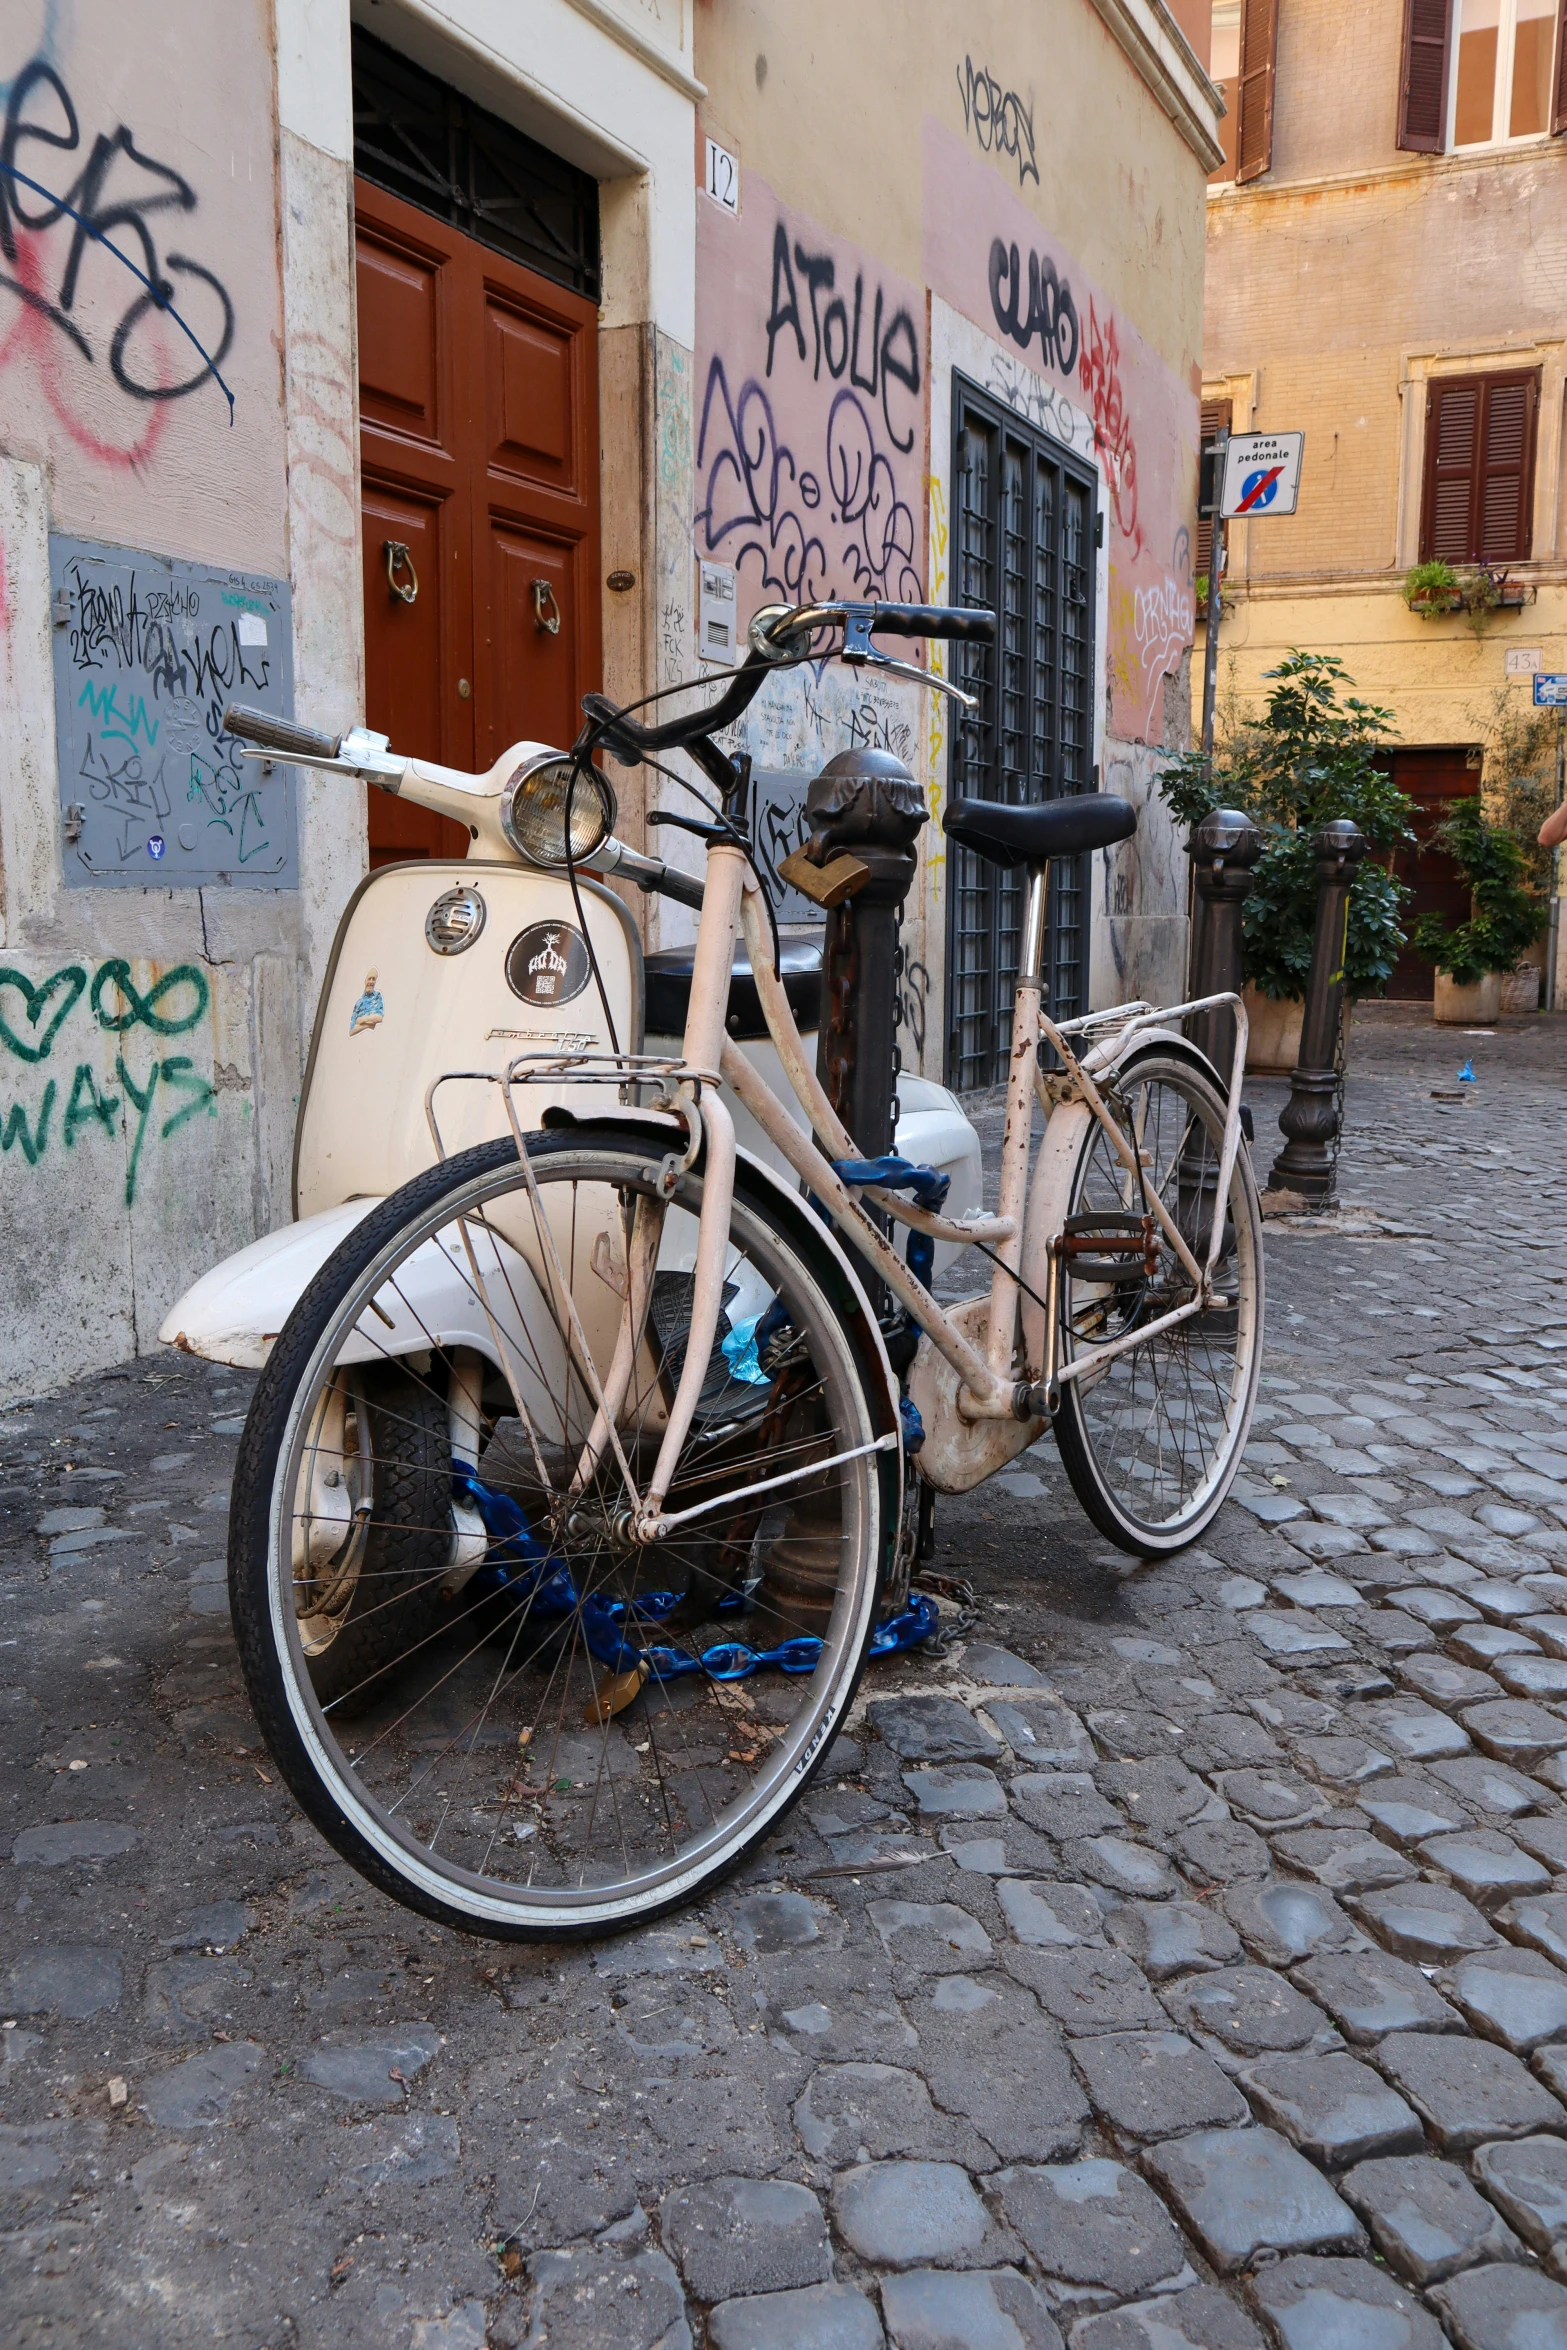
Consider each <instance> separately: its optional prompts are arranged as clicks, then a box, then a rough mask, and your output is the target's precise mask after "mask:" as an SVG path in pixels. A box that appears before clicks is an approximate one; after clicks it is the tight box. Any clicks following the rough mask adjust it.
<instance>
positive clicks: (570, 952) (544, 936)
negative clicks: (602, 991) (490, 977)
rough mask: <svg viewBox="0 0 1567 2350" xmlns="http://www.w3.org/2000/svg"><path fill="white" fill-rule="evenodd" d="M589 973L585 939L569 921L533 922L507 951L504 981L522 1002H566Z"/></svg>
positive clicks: (589, 965) (590, 969)
mask: <svg viewBox="0 0 1567 2350" xmlns="http://www.w3.org/2000/svg"><path fill="white" fill-rule="evenodd" d="M591 972H592V966H591V964H590V963H589V961H588V948H587V941H586V940H585V939H584V937H583V935H582V933H581V931H580V930H574V929H573V928H572V926H571V924H570V923H569V922H535V923H534V924H533V926H532V928H531V929H529V930H525V931H523V933H522V935H521V937H520V938H514V939H513V940H512V942H511V945H510V946H509V947H508V948H507V950H506V983H507V985H508V986H509V987H510V989H511V992H512V994H513V995H516V996H521V998H522V1000H523V1002H524V1003H525V1004H541V1005H548V1004H569V1003H570V1002H571V999H572V997H573V996H579V995H581V993H582V991H583V989H584V988H585V987H586V986H587V984H588V980H589V977H590V976H591Z"/></svg>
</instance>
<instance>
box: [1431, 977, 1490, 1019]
mask: <svg viewBox="0 0 1567 2350" xmlns="http://www.w3.org/2000/svg"><path fill="white" fill-rule="evenodd" d="M1431 1008H1432V1012H1433V1014H1434V1016H1435V1018H1436V1019H1438V1020H1439V1021H1441V1022H1442V1024H1443V1026H1444V1027H1448V1028H1488V1027H1489V1026H1490V1024H1491V1022H1492V1021H1493V1020H1495V1019H1496V1018H1497V1017H1498V1016H1499V1014H1500V1012H1501V1009H1502V974H1501V972H1500V971H1487V972H1486V974H1485V976H1484V978H1483V979H1477V980H1476V981H1475V982H1474V985H1473V986H1472V987H1460V986H1459V985H1458V982H1457V981H1456V980H1455V979H1454V978H1453V977H1452V976H1451V974H1450V973H1448V972H1446V971H1439V972H1438V973H1437V975H1436V992H1435V997H1434V1000H1433V1003H1432V1007H1431Z"/></svg>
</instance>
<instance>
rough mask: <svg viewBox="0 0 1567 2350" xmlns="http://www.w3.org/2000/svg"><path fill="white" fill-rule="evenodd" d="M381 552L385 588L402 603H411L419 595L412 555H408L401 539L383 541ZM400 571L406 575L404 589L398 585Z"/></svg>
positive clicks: (416, 573)
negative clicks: (384, 567) (383, 559)
mask: <svg viewBox="0 0 1567 2350" xmlns="http://www.w3.org/2000/svg"><path fill="white" fill-rule="evenodd" d="M381 551H382V553H383V554H384V555H385V557H386V584H387V586H388V587H389V588H390V589H391V591H392V593H393V595H394V596H397V597H399V598H400V599H401V601H402V602H403V603H405V604H411V603H413V602H414V601H415V599H416V598H417V596H418V593H419V574H418V572H417V571H415V569H414V559H413V557H412V555H410V554H409V552H408V549H407V548H406V547H405V546H404V544H403V542H402V540H401V539H383V540H382V541H381ZM400 570H403V571H406V572H407V574H408V585H407V586H406V587H401V586H399V584H398V579H397V574H398V572H399V571H400Z"/></svg>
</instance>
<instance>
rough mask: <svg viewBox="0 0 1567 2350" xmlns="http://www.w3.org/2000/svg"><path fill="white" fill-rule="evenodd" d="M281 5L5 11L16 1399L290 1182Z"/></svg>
mask: <svg viewBox="0 0 1567 2350" xmlns="http://www.w3.org/2000/svg"><path fill="white" fill-rule="evenodd" d="M274 78H275V77H274V67H273V55H272V11H271V8H270V7H269V5H268V0H231V4H230V5H227V6H225V7H223V8H221V9H213V8H210V7H205V6H202V5H200V0H167V4H166V5H164V6H162V7H160V8H158V9H156V10H152V9H145V8H137V9H135V10H134V11H130V10H127V9H126V8H125V7H123V6H121V5H117V4H116V0H72V4H69V5H67V4H66V0H18V4H17V5H15V6H12V7H10V8H8V9H7V10H5V11H4V12H3V14H0V108H3V113H0V709H3V711H4V712H5V718H6V723H5V725H4V727H3V728H0V882H3V891H0V1216H3V1218H4V1225H5V1233H6V1243H7V1246H6V1251H5V1256H6V1268H7V1269H6V1276H5V1308H6V1310H5V1312H4V1314H3V1315H0V1396H3V1395H5V1394H7V1393H10V1394H16V1393H26V1392H29V1391H31V1390H38V1389H42V1388H46V1387H50V1386H54V1385H57V1384H58V1383H59V1381H60V1380H61V1379H62V1378H67V1377H69V1376H71V1375H72V1373H73V1372H75V1371H77V1370H79V1369H82V1368H85V1367H87V1366H89V1365H92V1364H96V1363H100V1362H104V1361H108V1360H112V1359H114V1358H115V1357H116V1356H118V1355H123V1354H127V1353H130V1352H133V1351H134V1350H135V1348H136V1346H137V1344H138V1343H141V1344H147V1343H150V1341H151V1337H152V1334H153V1332H154V1330H155V1328H156V1324H157V1321H158V1318H159V1315H160V1313H161V1311H162V1310H163V1308H164V1307H165V1306H166V1305H167V1303H168V1302H169V1300H170V1298H171V1297H172V1296H173V1295H174V1294H176V1293H177V1291H178V1289H179V1288H180V1287H181V1286H182V1285H183V1284H184V1282H186V1281H187V1280H188V1279H189V1278H190V1276H191V1273H192V1271H193V1270H195V1269H198V1268H199V1266H200V1264H201V1263H203V1262H206V1261H210V1259H211V1258H212V1257H213V1256H215V1255H217V1254H219V1253H221V1252H222V1251H223V1250H225V1249H227V1248H231V1247H233V1246H235V1245H237V1244H239V1243H240V1242H242V1241H244V1240H245V1239H248V1238H249V1237H251V1235H252V1234H253V1233H254V1232H255V1231H256V1230H257V1229H258V1227H259V1228H263V1229H264V1228H265V1226H266V1224H267V1223H269V1222H270V1221H272V1218H273V1214H274V1212H275V1208H276V1206H277V1205H278V1204H279V1202H281V1203H282V1204H283V1205H284V1206H285V1207H286V1194H287V1180H286V1168H287V1147H288V1135H289V1127H290V1121H291V1116H292V1104H293V1093H294V1087H295V1082H296V1073H297V1068H298V1039H299V1026H300V1012H299V1001H298V998H299V987H298V974H297V958H298V945H299V913H298V906H299V900H298V893H297V882H298V841H297V825H296V811H295V808H294V806H293V801H292V795H291V787H289V786H285V785H284V784H282V783H280V782H279V781H278V780H277V779H276V777H275V776H274V777H273V778H271V779H268V781H267V782H266V783H265V784H264V783H263V780H262V778H261V777H260V776H259V775H258V774H257V773H255V771H254V770H251V771H250V772H246V771H245V770H244V769H243V768H242V767H241V766H239V765H238V764H237V763H236V762H235V761H234V760H233V759H232V757H230V756H227V755H225V750H224V748H222V747H220V744H219V739H218V738H219V736H220V735H221V723H220V720H221V710H222V706H223V703H224V701H225V700H226V699H227V698H228V697H229V696H230V695H237V696H239V697H240V698H244V699H248V700H258V699H259V700H262V701H264V702H270V703H271V704H272V705H273V706H274V707H279V708H282V707H288V706H291V700H290V697H291V693H292V670H291V651H292V647H291V643H290V633H289V613H288V589H287V577H288V552H289V549H288V529H287V507H286V494H287V492H286V471H285V461H284V410H283V399H282V360H281V353H282V341H283V338H282V325H281V294H280V284H279V269H278V207H277V188H276V151H277V123H276V114H275V106H274V96H273V92H274Z"/></svg>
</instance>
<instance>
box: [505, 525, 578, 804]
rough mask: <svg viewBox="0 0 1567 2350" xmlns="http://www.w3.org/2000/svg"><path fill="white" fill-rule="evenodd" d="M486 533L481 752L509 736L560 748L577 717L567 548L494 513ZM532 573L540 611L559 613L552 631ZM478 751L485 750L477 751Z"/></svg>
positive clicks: (572, 584)
mask: <svg viewBox="0 0 1567 2350" xmlns="http://www.w3.org/2000/svg"><path fill="white" fill-rule="evenodd" d="M489 539H490V576H489V610H488V619H489V641H488V643H485V641H484V639H483V637H481V642H480V656H479V666H480V669H481V671H483V670H485V669H486V668H488V671H489V674H488V676H487V677H486V680H485V683H486V695H485V701H486V706H487V708H489V709H490V710H492V711H493V712H494V722H495V732H494V737H493V740H492V742H491V746H490V749H489V752H488V756H489V758H491V759H497V758H499V756H500V754H501V752H502V751H503V750H504V749H505V748H506V745H507V744H508V743H515V742H527V741H533V742H544V743H554V744H557V745H558V746H559V747H560V748H562V749H564V748H565V747H566V745H567V744H568V743H570V741H571V740H572V737H573V736H574V735H575V734H576V732H577V729H578V727H579V725H580V724H581V720H580V718H579V716H578V704H579V699H580V697H579V696H578V695H577V693H576V691H575V686H576V677H577V670H578V657H577V656H578V637H579V633H580V632H579V629H578V626H577V615H578V613H579V611H580V610H581V606H582V603H583V601H584V599H583V597H582V595H581V594H580V593H579V592H578V588H577V582H576V577H575V573H576V569H577V565H576V560H575V550H574V549H573V548H571V547H563V546H561V545H559V544H558V543H552V542H551V541H550V540H549V539H547V538H544V537H542V536H541V535H540V534H539V533H537V532H535V531H530V530H528V529H526V528H524V527H523V526H522V525H520V524H517V523H507V522H503V521H498V520H494V519H492V521H491V524H490V532H489ZM535 580H541V581H544V582H546V583H547V584H548V588H549V599H546V602H545V607H544V611H545V618H546V619H551V620H552V619H554V618H555V616H556V614H557V613H558V614H559V616H560V629H559V632H558V634H553V633H551V631H550V630H549V629H548V628H542V627H541V626H540V625H539V616H538V613H537V611H536V609H535V605H534V595H533V583H534V581H535ZM550 599H552V600H550ZM480 755H481V757H482V756H484V755H485V754H484V753H483V751H482V750H481V754H480Z"/></svg>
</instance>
